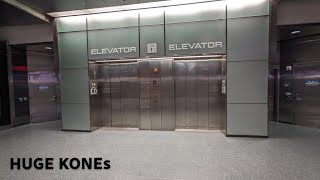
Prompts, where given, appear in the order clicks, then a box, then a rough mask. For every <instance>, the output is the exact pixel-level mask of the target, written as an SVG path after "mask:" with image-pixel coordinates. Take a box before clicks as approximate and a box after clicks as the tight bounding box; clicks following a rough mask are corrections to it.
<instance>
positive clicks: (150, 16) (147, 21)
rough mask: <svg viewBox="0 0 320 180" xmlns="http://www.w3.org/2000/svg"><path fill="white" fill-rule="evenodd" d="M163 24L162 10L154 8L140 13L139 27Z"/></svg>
mask: <svg viewBox="0 0 320 180" xmlns="http://www.w3.org/2000/svg"><path fill="white" fill-rule="evenodd" d="M160 24H164V10H163V9H161V8H154V9H149V10H144V11H142V12H140V26H147V25H148V26H150V25H160Z"/></svg>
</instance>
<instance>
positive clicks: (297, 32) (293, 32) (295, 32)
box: [291, 31, 301, 35]
mask: <svg viewBox="0 0 320 180" xmlns="http://www.w3.org/2000/svg"><path fill="white" fill-rule="evenodd" d="M299 33H301V31H292V32H291V34H292V35H294V34H299Z"/></svg>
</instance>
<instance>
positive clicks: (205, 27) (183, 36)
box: [165, 20, 226, 56]
mask: <svg viewBox="0 0 320 180" xmlns="http://www.w3.org/2000/svg"><path fill="white" fill-rule="evenodd" d="M225 23H226V21H225V20H218V21H205V22H192V23H181V24H167V25H166V30H165V31H166V37H165V38H166V53H167V56H175V55H192V54H203V53H225V52H226V43H225V42H226V24H225ZM205 42H214V43H210V45H209V46H208V45H202V44H198V45H197V44H196V43H205ZM217 42H221V43H220V45H218V44H216V43H217Z"/></svg>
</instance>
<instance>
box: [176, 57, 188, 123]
mask: <svg viewBox="0 0 320 180" xmlns="http://www.w3.org/2000/svg"><path fill="white" fill-rule="evenodd" d="M174 73H175V75H174V84H175V87H174V88H175V99H174V100H175V121H176V128H177V129H182V128H185V126H186V99H185V96H186V63H185V61H177V62H175V63H174Z"/></svg>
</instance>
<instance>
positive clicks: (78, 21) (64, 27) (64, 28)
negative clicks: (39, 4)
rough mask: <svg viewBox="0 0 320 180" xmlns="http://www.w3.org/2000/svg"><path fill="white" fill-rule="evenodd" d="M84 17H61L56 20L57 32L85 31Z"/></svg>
mask: <svg viewBox="0 0 320 180" xmlns="http://www.w3.org/2000/svg"><path fill="white" fill-rule="evenodd" d="M86 21H87V20H86V16H74V17H63V18H59V19H58V20H57V32H58V33H61V32H72V31H85V30H87V23H86Z"/></svg>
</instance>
